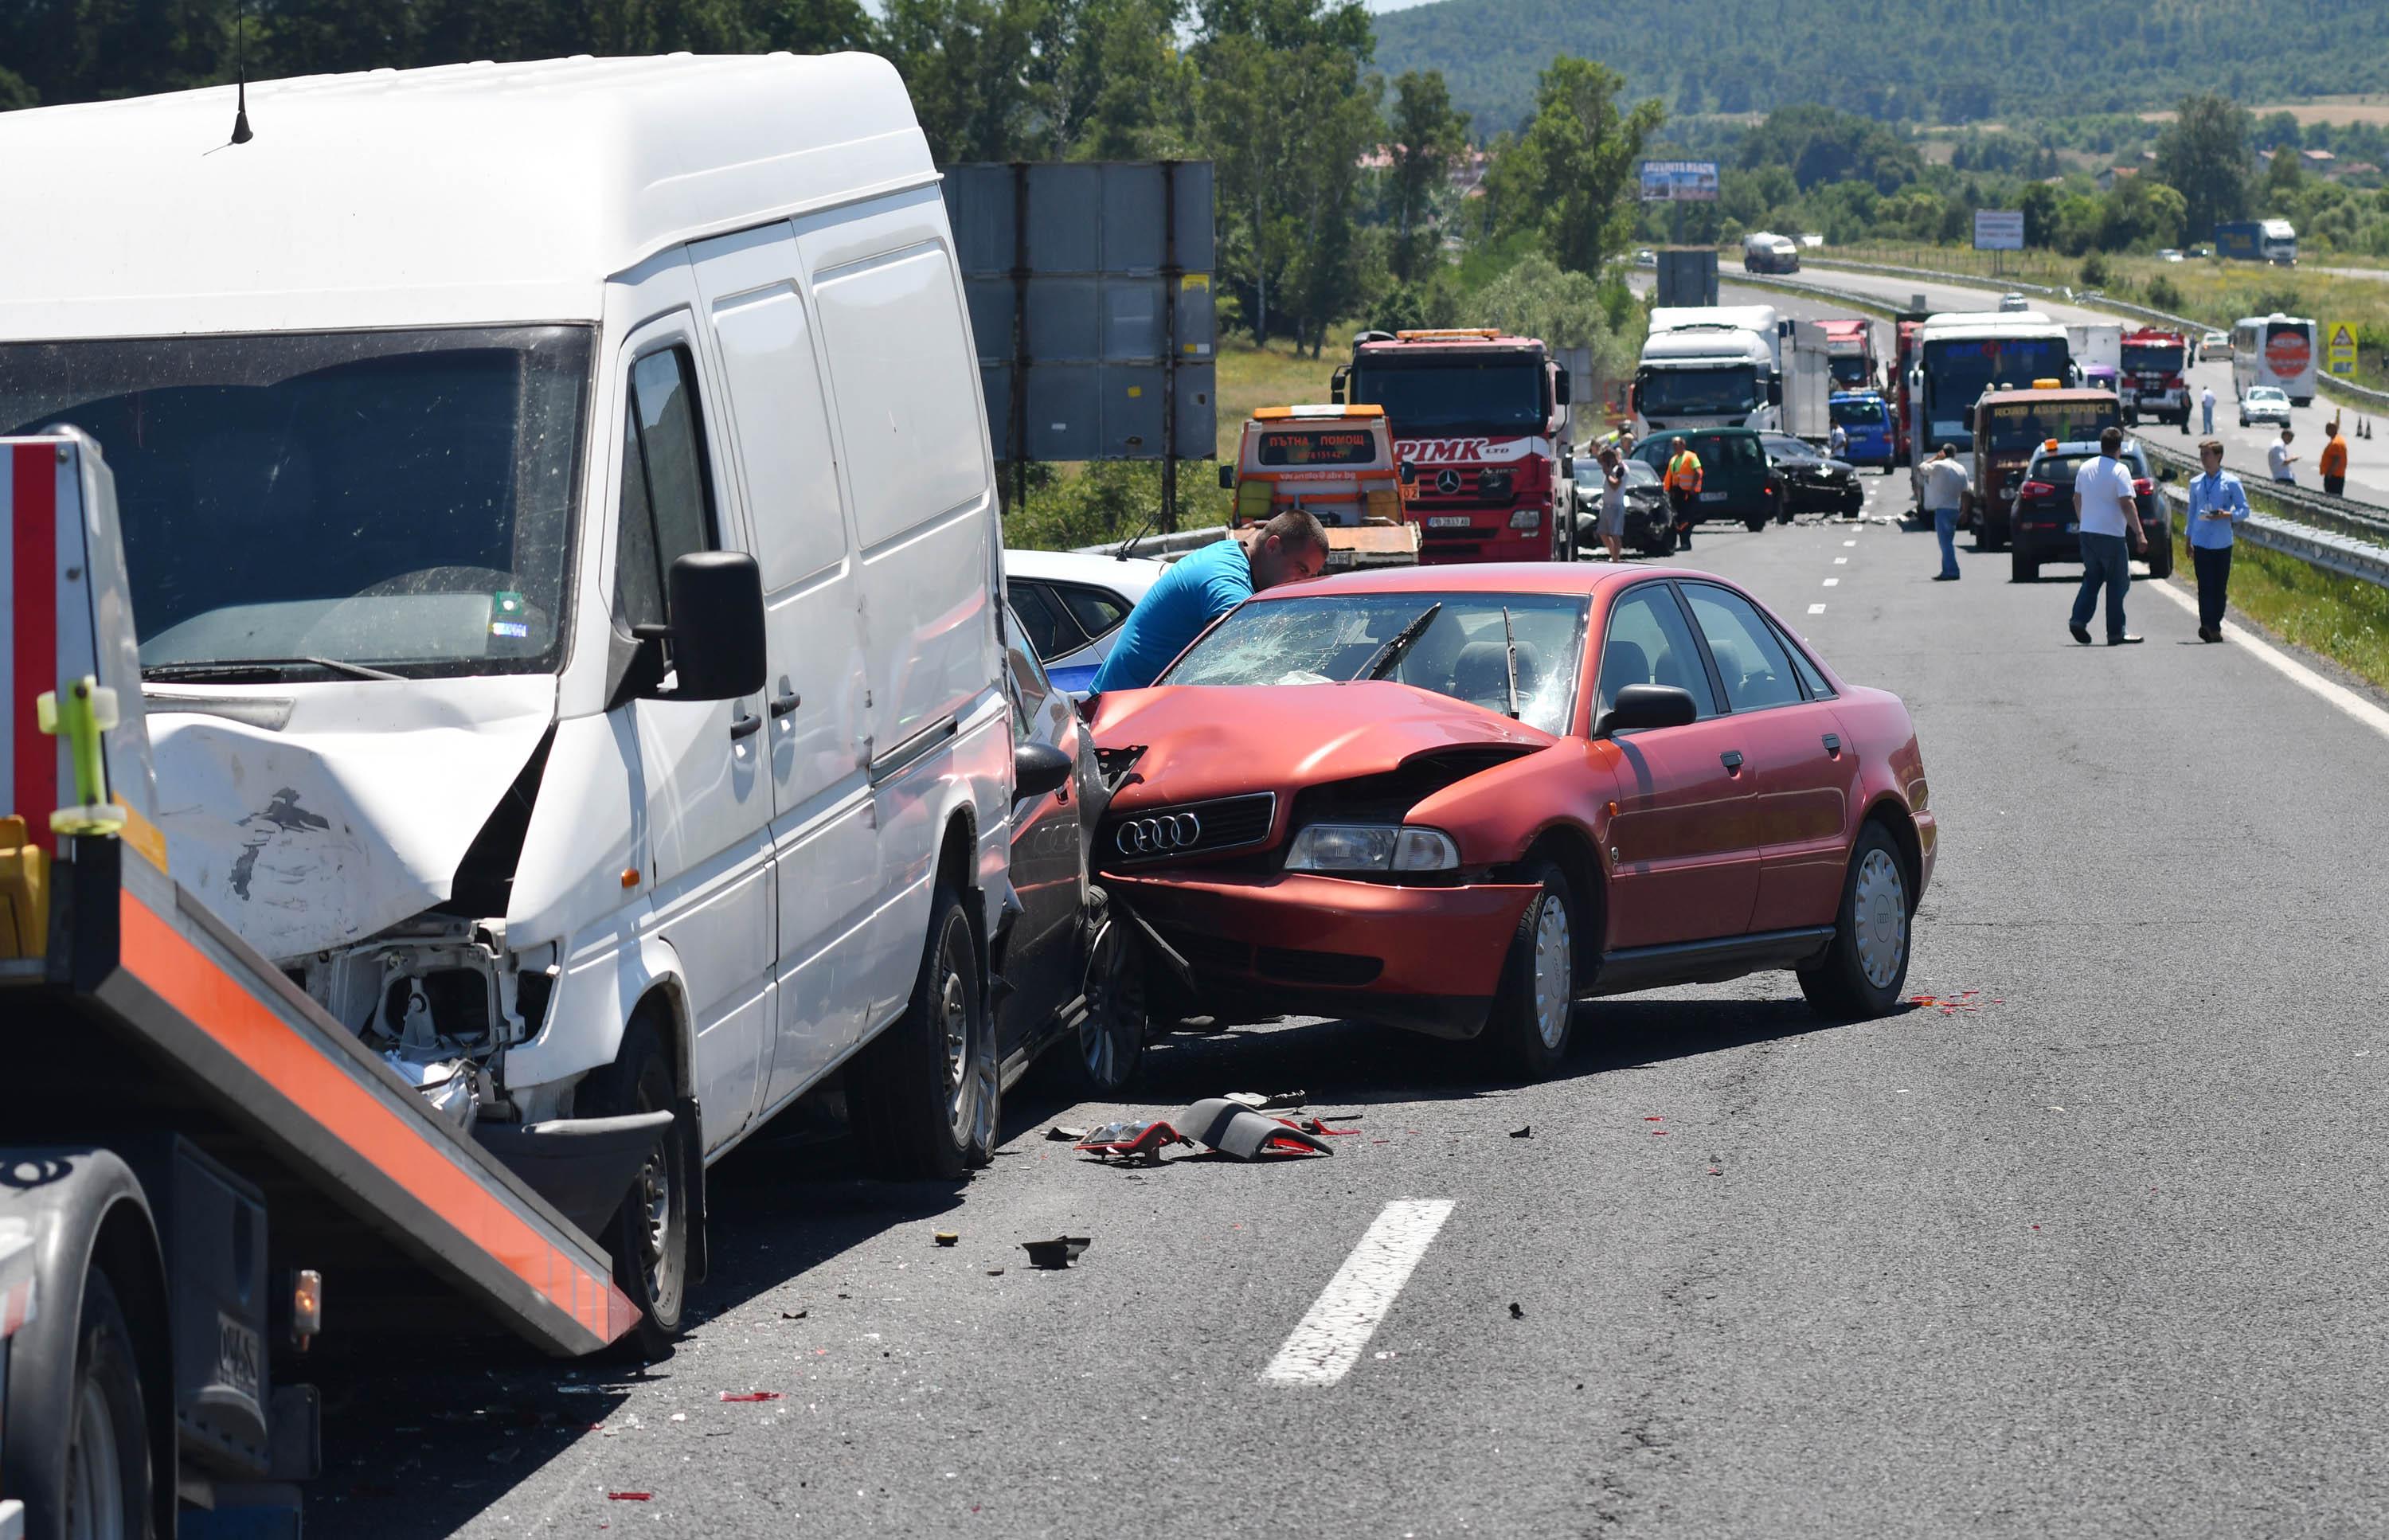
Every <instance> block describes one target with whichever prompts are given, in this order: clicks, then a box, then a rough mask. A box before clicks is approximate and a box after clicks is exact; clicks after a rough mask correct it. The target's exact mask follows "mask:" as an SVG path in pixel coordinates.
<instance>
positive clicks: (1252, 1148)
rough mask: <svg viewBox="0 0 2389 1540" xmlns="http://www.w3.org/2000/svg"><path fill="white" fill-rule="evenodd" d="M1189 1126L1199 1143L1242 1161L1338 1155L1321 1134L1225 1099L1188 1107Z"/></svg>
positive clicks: (1215, 1099) (1214, 1098)
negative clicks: (1282, 1156) (1262, 1158)
mask: <svg viewBox="0 0 2389 1540" xmlns="http://www.w3.org/2000/svg"><path fill="white" fill-rule="evenodd" d="M1186 1125H1187V1126H1188V1127H1190V1128H1192V1129H1194V1139H1195V1141H1196V1142H1197V1143H1200V1144H1202V1145H1204V1146H1205V1147H1207V1148H1208V1149H1212V1150H1216V1151H1218V1152H1220V1153H1221V1154H1223V1155H1228V1156H1231V1157H1233V1158H1234V1159H1236V1160H1240V1161H1248V1160H1253V1159H1256V1158H1258V1157H1259V1156H1261V1155H1264V1154H1271V1155H1301V1154H1316V1155H1332V1154H1334V1153H1335V1150H1334V1149H1333V1148H1332V1147H1331V1146H1329V1145H1328V1144H1326V1143H1325V1142H1324V1141H1323V1140H1322V1139H1320V1138H1319V1136H1318V1135H1316V1134H1312V1133H1308V1132H1306V1131H1304V1130H1303V1129H1301V1128H1297V1127H1296V1126H1294V1125H1293V1124H1292V1123H1290V1122H1288V1121H1286V1120H1285V1119H1284V1118H1274V1117H1263V1116H1262V1115H1261V1114H1258V1113H1257V1112H1254V1111H1252V1110H1251V1109H1250V1108H1248V1107H1240V1106H1238V1105H1236V1103H1234V1102H1233V1101H1228V1100H1227V1099H1226V1098H1224V1097H1212V1098H1210V1099H1209V1100H1207V1101H1197V1102H1196V1103H1194V1105H1193V1106H1191V1107H1189V1108H1187V1109H1186Z"/></svg>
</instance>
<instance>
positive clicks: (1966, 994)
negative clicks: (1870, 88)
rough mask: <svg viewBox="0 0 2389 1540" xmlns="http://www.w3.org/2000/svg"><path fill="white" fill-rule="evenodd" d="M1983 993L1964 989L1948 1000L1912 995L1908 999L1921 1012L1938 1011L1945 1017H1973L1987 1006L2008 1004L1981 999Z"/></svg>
mask: <svg viewBox="0 0 2389 1540" xmlns="http://www.w3.org/2000/svg"><path fill="white" fill-rule="evenodd" d="M1982 993H1983V992H1982V991H1981V990H1980V989H1962V990H1961V991H1959V992H1958V993H1957V994H1955V995H1950V996H1948V997H1946V998H1945V997H1943V996H1940V995H1910V996H1909V997H1908V1003H1909V1004H1910V1005H1913V1006H1915V1007H1916V1008H1917V1009H1919V1010H1921V1011H1938V1012H1941V1013H1942V1014H1943V1015H1945V1016H1954V1015H1957V1014H1958V1013H1959V1012H1965V1013H1966V1014H1968V1015H1973V1014H1974V1013H1975V1012H1978V1011H1980V1010H1982V1008H1983V1007H1984V1006H1986V1005H2002V1004H2005V1003H2006V1001H2005V1000H2004V999H2000V998H1999V997H1996V996H1994V997H1992V998H1991V999H1982V998H1980V997H1981V996H1982Z"/></svg>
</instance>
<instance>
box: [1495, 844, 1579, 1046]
mask: <svg viewBox="0 0 2389 1540" xmlns="http://www.w3.org/2000/svg"><path fill="white" fill-rule="evenodd" d="M1521 880H1522V881H1524V882H1528V883H1539V884H1540V885H1541V886H1542V892H1541V893H1540V894H1539V895H1537V896H1536V897H1535V899H1534V901H1533V902H1532V903H1530V904H1528V905H1527V910H1526V912H1525V913H1524V914H1521V915H1520V916H1519V917H1518V928H1517V931H1516V932H1515V933H1514V935H1512V937H1511V940H1510V954H1509V956H1508V957H1507V958H1506V959H1504V960H1503V961H1502V964H1501V985H1500V986H1499V992H1498V993H1496V994H1495V995H1494V997H1493V1011H1492V1014H1491V1015H1490V1016H1489V1017H1488V1019H1487V1021H1486V1024H1485V1034H1484V1037H1483V1038H1482V1039H1481V1040H1482V1041H1483V1043H1484V1045H1485V1048H1486V1050H1487V1051H1488V1052H1489V1053H1490V1054H1491V1055H1492V1058H1493V1062H1494V1065H1495V1067H1496V1069H1497V1070H1499V1071H1501V1072H1502V1073H1505V1074H1508V1075H1514V1076H1516V1077H1518V1078H1521V1079H1525V1080H1544V1079H1548V1078H1550V1077H1551V1076H1552V1075H1553V1074H1555V1073H1556V1072H1557V1071H1558V1070H1559V1067H1560V1065H1561V1064H1563V1063H1565V1062H1566V1061H1567V1051H1568V1043H1569V1040H1570V1038H1571V1037H1572V1035H1573V1031H1572V1029H1573V1026H1574V1022H1575V1011H1576V986H1577V980H1578V977H1579V976H1581V973H1582V970H1581V969H1580V968H1579V967H1578V962H1577V955H1578V946H1579V945H1580V943H1579V941H1578V937H1580V936H1582V935H1584V934H1585V932H1584V929H1583V927H1582V926H1580V925H1579V924H1578V923H1577V919H1578V913H1579V912H1580V911H1579V910H1578V906H1577V903H1576V899H1575V897H1574V896H1573V895H1572V894H1571V893H1570V892H1569V889H1568V881H1567V876H1566V874H1565V872H1561V871H1560V869H1559V868H1558V867H1557V866H1555V865H1553V864H1552V862H1550V861H1537V862H1535V863H1534V864H1533V865H1531V866H1529V867H1528V868H1527V872H1526V874H1525V875H1524V877H1523V878H1522V879H1521ZM1553 943H1556V946H1557V951H1558V955H1557V957H1556V958H1553V957H1552V951H1551V948H1552V944H1553ZM1555 1010H1556V1012H1557V1019H1556V1021H1554V1020H1553V1012H1554V1011H1555Z"/></svg>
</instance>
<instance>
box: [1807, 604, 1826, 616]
mask: <svg viewBox="0 0 2389 1540" xmlns="http://www.w3.org/2000/svg"><path fill="white" fill-rule="evenodd" d="M1808 613H1809V614H1811V615H1822V614H1824V613H1825V606H1824V605H1809V606H1808Z"/></svg>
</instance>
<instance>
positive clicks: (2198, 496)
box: [2190, 439, 2248, 642]
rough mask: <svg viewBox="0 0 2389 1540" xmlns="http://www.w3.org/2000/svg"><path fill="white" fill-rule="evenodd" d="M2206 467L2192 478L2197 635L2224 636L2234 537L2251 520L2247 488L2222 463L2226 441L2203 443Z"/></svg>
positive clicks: (2201, 449)
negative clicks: (2226, 596)
mask: <svg viewBox="0 0 2389 1540" xmlns="http://www.w3.org/2000/svg"><path fill="white" fill-rule="evenodd" d="M2198 458H2199V459H2200V461H2201V462H2203V463H2204V465H2205V466H2206V469H2205V471H2204V473H2203V474H2201V475H2199V476H2195V477H2191V482H2190V561H2191V566H2194V567H2196V568H2197V569H2198V639H2199V640H2200V641H2201V642H2220V641H2222V640H2223V605H2224V591H2225V590H2227V589H2228V588H2229V587H2230V586H2231V536H2232V532H2233V531H2234V530H2236V529H2237V528H2239V527H2240V526H2241V525H2242V524H2243V523H2245V522H2246V521H2247V517H2248V493H2247V491H2246V490H2244V489H2243V488H2242V487H2241V485H2240V478H2239V477H2236V476H2234V475H2232V474H2231V473H2230V472H2229V471H2227V470H2225V469H2224V468H2223V441H2222V440H2221V439H2207V440H2206V441H2205V442H2204V443H2203V444H2201V445H2199V446H2198Z"/></svg>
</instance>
